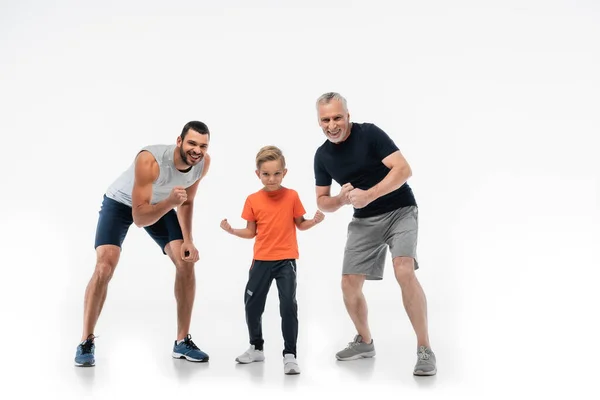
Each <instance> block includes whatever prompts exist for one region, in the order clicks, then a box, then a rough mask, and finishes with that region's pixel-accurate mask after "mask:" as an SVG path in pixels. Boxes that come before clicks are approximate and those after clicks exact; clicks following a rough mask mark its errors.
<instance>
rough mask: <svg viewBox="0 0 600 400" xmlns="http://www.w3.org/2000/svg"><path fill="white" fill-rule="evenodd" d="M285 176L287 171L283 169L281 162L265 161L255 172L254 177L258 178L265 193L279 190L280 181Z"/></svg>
mask: <svg viewBox="0 0 600 400" xmlns="http://www.w3.org/2000/svg"><path fill="white" fill-rule="evenodd" d="M285 174H287V169H285V168H284V167H283V163H282V162H281V160H272V161H265V162H263V163H262V164H261V165H260V166H259V168H258V169H257V170H256V176H258V177H259V178H260V181H261V182H262V184H263V185H264V186H265V187H264V190H266V191H267V192H271V191H273V190H278V189H279V188H281V181H282V180H283V177H284V176H285Z"/></svg>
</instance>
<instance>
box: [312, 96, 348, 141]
mask: <svg viewBox="0 0 600 400" xmlns="http://www.w3.org/2000/svg"><path fill="white" fill-rule="evenodd" d="M317 114H318V117H319V126H321V129H323V133H324V134H325V136H326V137H327V139H329V141H330V142H332V143H341V142H343V141H344V140H346V138H347V137H348V135H349V134H350V114H349V113H348V110H347V109H346V108H345V107H344V104H343V103H342V102H341V101H340V100H337V99H332V100H331V101H329V102H328V103H319V105H318V107H317Z"/></svg>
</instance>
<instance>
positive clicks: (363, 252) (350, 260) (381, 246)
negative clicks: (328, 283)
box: [342, 206, 419, 280]
mask: <svg viewBox="0 0 600 400" xmlns="http://www.w3.org/2000/svg"><path fill="white" fill-rule="evenodd" d="M418 220H419V209H418V208H417V207H416V206H409V207H402V208H399V209H397V210H394V211H390V212H388V213H385V214H381V215H376V216H374V217H367V218H354V217H353V218H352V221H351V222H350V223H349V224H348V239H347V240H346V248H345V250H344V266H343V268H342V274H344V275H346V274H357V275H366V279H369V280H380V279H383V269H384V266H385V256H386V250H387V249H388V248H389V250H390V253H391V255H392V259H394V258H395V257H412V258H414V260H415V269H417V268H419V263H418V261H417V233H418V225H419V221H418Z"/></svg>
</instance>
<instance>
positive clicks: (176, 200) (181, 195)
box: [168, 186, 187, 206]
mask: <svg viewBox="0 0 600 400" xmlns="http://www.w3.org/2000/svg"><path fill="white" fill-rule="evenodd" d="M186 200H187V192H186V191H185V188H184V187H183V186H175V187H174V188H173V189H171V193H169V197H168V201H169V203H170V204H172V205H174V206H180V205H182V204H183V203H184V202H185V201H186Z"/></svg>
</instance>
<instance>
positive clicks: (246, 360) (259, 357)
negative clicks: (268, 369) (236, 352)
mask: <svg viewBox="0 0 600 400" xmlns="http://www.w3.org/2000/svg"><path fill="white" fill-rule="evenodd" d="M235 361H237V362H239V363H240V364H250V363H253V362H258V361H265V353H264V352H263V351H262V350H256V349H255V348H254V345H251V346H250V348H249V349H248V350H246V351H245V352H244V354H242V355H241V356H238V357H237V358H236V359H235Z"/></svg>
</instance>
